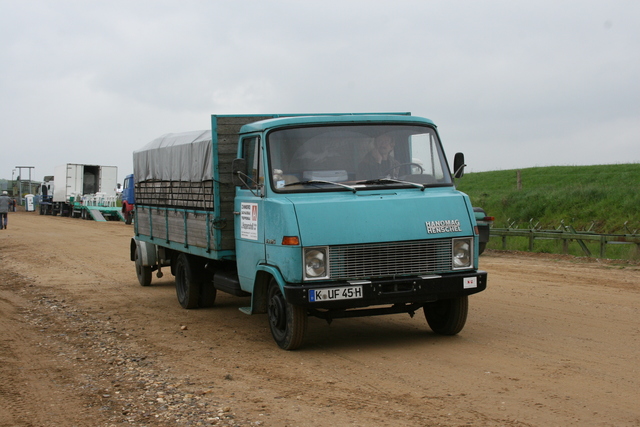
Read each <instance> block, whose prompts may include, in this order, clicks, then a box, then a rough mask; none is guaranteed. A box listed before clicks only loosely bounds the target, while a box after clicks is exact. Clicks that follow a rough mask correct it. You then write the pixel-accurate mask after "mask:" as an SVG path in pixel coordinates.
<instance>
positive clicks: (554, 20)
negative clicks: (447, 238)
mask: <svg viewBox="0 0 640 427" xmlns="http://www.w3.org/2000/svg"><path fill="white" fill-rule="evenodd" d="M378 111H410V112H412V113H413V114H414V115H418V116H423V117H428V118H430V119H432V120H433V121H435V123H436V124H437V125H438V130H439V132H440V136H441V138H442V140H443V144H444V147H445V150H446V152H447V153H448V156H449V159H450V161H451V160H452V159H453V153H455V152H457V151H462V152H464V153H465V156H466V163H467V164H468V169H467V171H468V172H474V171H476V172H478V171H487V170H499V169H516V168H526V167H533V166H548V165H592V164H609V163H637V162H640V1H637V0H629V1H617V0H602V1H594V0H580V1H560V0H550V1H546V0H538V1H530V2H524V1H517V2H516V1H427V0H416V1H408V0H394V1H379V0H368V1H355V0H354V1H350V0H340V1H334V0H323V1H301V0H291V1H275V0H274V1H269V0H260V1H240V0H238V1H212V0H173V1H170V0H165V1H161V0H126V1H117V0H116V1H114V0H109V1H105V0H102V1H91V0H77V1H72V0H43V1H36V0H0V120H1V124H0V178H5V179H10V178H11V176H12V170H13V169H15V166H35V170H34V171H33V179H38V180H39V179H42V177H43V176H44V175H52V174H53V171H54V168H55V166H57V165H61V164H65V163H84V164H98V165H115V166H118V180H119V182H121V181H122V179H123V178H124V176H125V175H126V174H128V173H131V172H132V160H131V157H132V152H133V150H135V149H138V148H140V147H142V146H143V145H145V144H146V143H147V142H149V141H151V140H152V139H154V138H156V137H158V136H160V135H162V134H164V133H167V132H181V131H188V130H198V129H207V128H209V125H210V115H211V114H234V113H242V114H251V113H319V112H378ZM16 175H17V172H16ZM25 177H26V176H25Z"/></svg>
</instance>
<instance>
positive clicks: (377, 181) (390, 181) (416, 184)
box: [356, 178, 426, 191]
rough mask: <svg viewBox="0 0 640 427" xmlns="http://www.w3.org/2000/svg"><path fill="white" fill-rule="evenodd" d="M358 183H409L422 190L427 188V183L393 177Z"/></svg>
mask: <svg viewBox="0 0 640 427" xmlns="http://www.w3.org/2000/svg"><path fill="white" fill-rule="evenodd" d="M356 184H365V185H372V184H407V185H411V186H413V187H416V188H419V189H421V190H422V191H424V189H425V188H426V186H425V185H423V184H418V183H417V182H409V181H401V180H399V179H393V178H379V179H370V180H368V181H359V182H357V183H356Z"/></svg>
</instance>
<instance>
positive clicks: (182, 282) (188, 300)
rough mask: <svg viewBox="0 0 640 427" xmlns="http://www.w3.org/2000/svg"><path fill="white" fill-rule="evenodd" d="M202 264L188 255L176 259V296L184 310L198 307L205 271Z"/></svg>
mask: <svg viewBox="0 0 640 427" xmlns="http://www.w3.org/2000/svg"><path fill="white" fill-rule="evenodd" d="M203 269H204V268H202V267H201V266H200V263H199V262H198V261H197V260H196V259H194V258H193V257H190V256H189V255H187V254H180V255H178V258H177V259H176V267H175V276H176V294H177V295H178V302H179V303H180V305H181V306H182V308H196V307H198V299H199V297H200V288H201V283H202V277H203V274H202V272H201V270H203Z"/></svg>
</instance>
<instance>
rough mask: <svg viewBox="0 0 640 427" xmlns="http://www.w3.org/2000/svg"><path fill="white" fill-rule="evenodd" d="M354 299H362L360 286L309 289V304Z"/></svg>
mask: <svg viewBox="0 0 640 427" xmlns="http://www.w3.org/2000/svg"><path fill="white" fill-rule="evenodd" d="M356 298H362V286H340V287H337V288H325V289H311V290H310V291H309V302H316V301H337V300H341V299H356Z"/></svg>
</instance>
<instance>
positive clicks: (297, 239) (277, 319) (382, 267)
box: [130, 113, 487, 350]
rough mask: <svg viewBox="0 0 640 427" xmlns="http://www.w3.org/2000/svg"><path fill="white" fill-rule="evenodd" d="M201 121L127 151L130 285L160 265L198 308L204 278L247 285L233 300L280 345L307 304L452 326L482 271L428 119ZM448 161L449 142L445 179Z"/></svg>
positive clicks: (303, 318) (294, 338) (147, 279)
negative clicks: (260, 319) (200, 127)
mask: <svg viewBox="0 0 640 427" xmlns="http://www.w3.org/2000/svg"><path fill="white" fill-rule="evenodd" d="M211 126H212V127H211V130H206V131H196V132H186V133H177V134H167V135H164V136H162V137H160V138H157V139H155V140H153V141H152V142H150V143H149V144H147V145H146V146H144V147H143V148H141V149H140V150H137V151H135V152H134V155H133V163H134V177H135V198H136V208H135V236H134V237H133V238H132V240H131V245H130V255H131V260H132V261H134V262H135V266H136V274H137V277H138V280H139V282H140V284H141V285H143V286H148V285H150V284H151V281H152V272H154V271H156V272H157V274H158V276H161V275H162V269H163V268H165V267H169V268H170V271H171V273H172V274H173V275H174V276H175V282H176V291H177V297H178V301H179V303H180V304H181V305H182V307H184V308H188V309H190V308H197V307H209V306H212V305H213V304H214V302H215V299H216V292H217V291H218V290H221V291H224V292H227V293H230V294H232V295H237V296H246V297H249V299H248V303H249V305H248V306H247V307H243V308H241V311H242V312H244V313H247V314H256V313H266V314H267V316H268V322H269V326H270V329H271V334H272V336H273V338H274V340H275V341H276V343H277V344H278V345H279V346H280V347H281V348H283V349H286V350H293V349H295V348H298V347H299V346H300V345H302V343H303V341H304V335H305V331H306V326H307V318H308V316H317V317H320V318H323V319H326V320H327V321H329V322H330V321H332V320H333V319H338V318H347V317H359V316H371V315H381V314H392V313H409V314H410V315H413V314H414V313H415V312H416V311H417V310H419V309H421V308H422V309H423V311H424V315H425V317H426V320H427V322H428V324H429V326H430V327H431V329H432V330H433V331H434V332H436V333H438V334H443V335H454V334H457V333H458V332H460V331H461V330H462V328H463V327H464V324H465V322H466V319H467V311H468V296H469V295H471V294H475V293H477V292H480V291H482V290H484V289H485V288H486V281H487V273H486V272H484V271H481V270H479V269H478V240H479V239H478V230H477V227H476V221H475V217H474V212H473V209H472V207H471V203H470V201H469V198H468V197H467V196H466V195H465V194H463V193H461V192H459V191H457V190H456V189H455V186H454V182H453V177H452V174H451V172H450V170H449V167H448V165H447V162H446V158H445V155H444V152H443V150H442V146H441V144H440V140H439V136H438V133H437V131H436V126H435V125H434V124H433V122H432V121H430V120H428V119H424V118H420V117H413V116H411V115H410V113H387V114H361V115H359V114H335V115H332V114H327V115H305V116H286V115H262V116H230V115H214V116H212V117H211ZM414 158H419V159H421V163H420V164H417V163H414V162H413V160H412V159H414ZM463 166H464V157H463V156H462V154H461V153H458V154H456V156H455V160H454V171H456V176H461V175H462V172H463Z"/></svg>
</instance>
